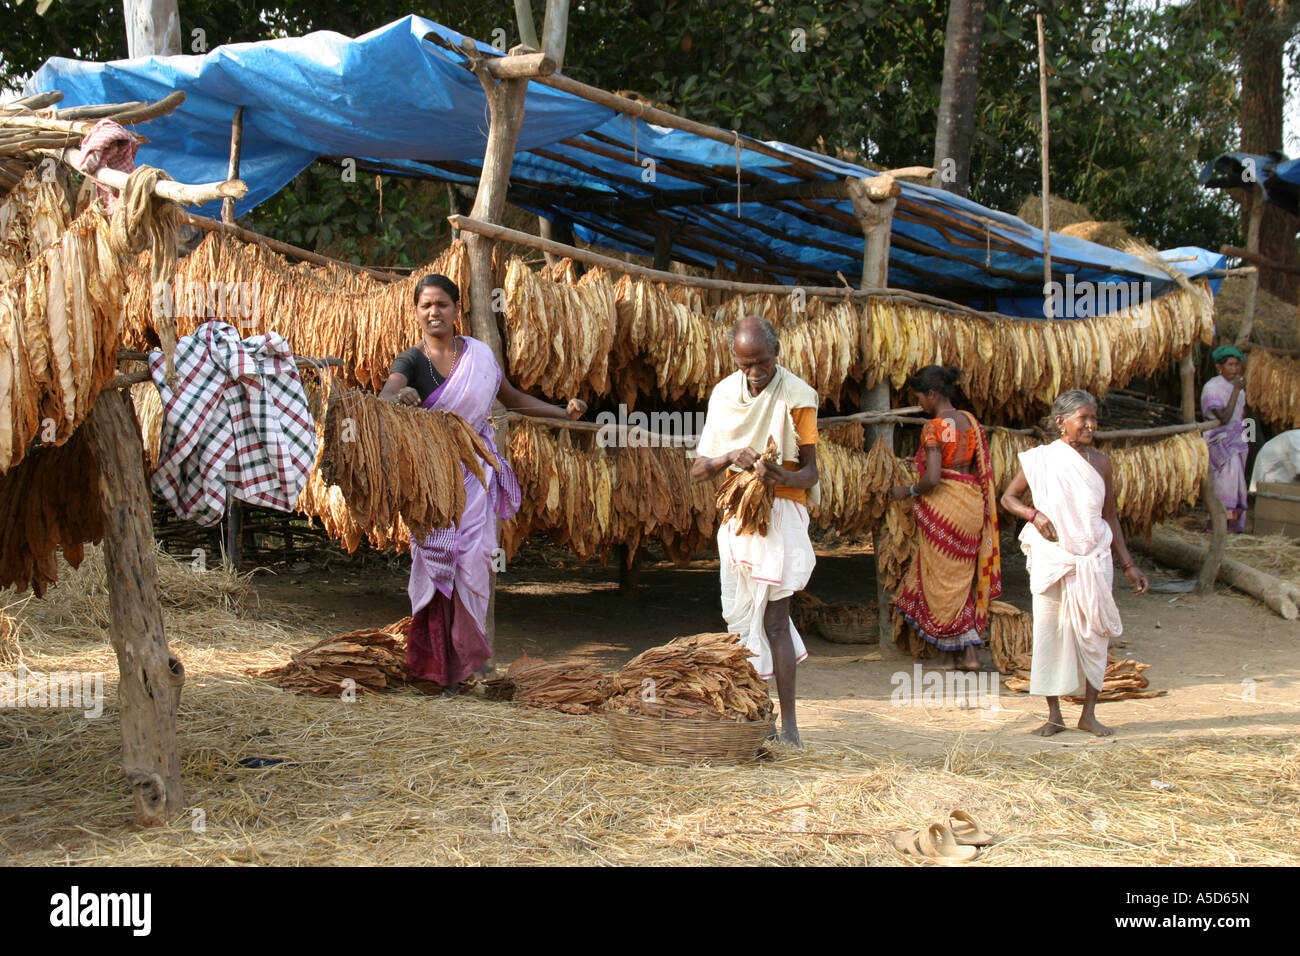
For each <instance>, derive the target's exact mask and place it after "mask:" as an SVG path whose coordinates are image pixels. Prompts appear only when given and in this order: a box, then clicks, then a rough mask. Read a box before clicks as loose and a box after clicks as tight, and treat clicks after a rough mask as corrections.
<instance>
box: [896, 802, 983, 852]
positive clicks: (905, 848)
mask: <svg viewBox="0 0 1300 956" xmlns="http://www.w3.org/2000/svg"><path fill="white" fill-rule="evenodd" d="M992 842H993V837H991V836H989V834H988V833H987V832H986V831H985V829H984V827H983V825H982V824H981V823H980V822H979V820H978V819H976V818H975V816H974V814H971V813H967V812H966V811H965V810H954V811H952V813H950V814H948V822H947V823H931V824H930V825H929V826H927V827H923V828H922V829H920V830H913V831H912V832H911V833H899V834H896V835H895V836H894V849H896V850H898V852H899V853H901V854H903V856H905V857H908V858H910V859H916V860H932V861H935V862H939V863H969V862H970V861H971V860H973V859H975V857H976V856H978V855H979V848H980V847H982V846H988V845H989V844H990V843H992Z"/></svg>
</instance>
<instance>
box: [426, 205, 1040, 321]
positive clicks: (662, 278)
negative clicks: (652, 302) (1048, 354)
mask: <svg viewBox="0 0 1300 956" xmlns="http://www.w3.org/2000/svg"><path fill="white" fill-rule="evenodd" d="M447 221H448V222H450V223H451V224H452V226H453V227H454V228H456V229H459V230H461V231H462V232H472V233H475V234H476V235H480V236H487V237H488V238H489V239H496V240H498V241H500V242H513V243H516V244H517V245H521V246H527V247H529V248H531V249H537V250H539V251H540V252H549V253H551V254H553V255H558V256H566V257H568V258H570V259H573V260H574V261H575V262H585V263H586V264H587V265H592V266H600V267H601V268H602V269H608V270H609V271H611V272H622V273H627V274H628V275H636V276H642V277H644V278H647V279H651V280H653V281H655V282H666V283H670V284H673V285H689V286H695V287H696V288H700V289H715V290H717V291H719V292H740V293H744V294H746V295H790V294H791V293H793V292H794V290H795V289H796V288H799V289H802V290H803V292H804V294H805V295H810V296H824V297H828V298H841V299H853V300H855V301H858V300H862V299H871V298H874V299H895V300H898V301H900V302H910V303H913V304H916V305H930V306H934V307H935V308H938V309H942V310H944V311H947V312H958V313H961V314H963V315H973V316H976V317H977V318H983V319H1002V320H1005V321H1011V322H1042V321H1044V320H1043V319H1032V318H1028V317H1025V316H1016V315H999V314H997V313H995V312H981V311H979V310H978V309H972V308H970V307H969V306H964V305H961V304H959V303H957V302H949V301H948V300H946V299H940V298H937V297H936V296H932V295H925V294H923V293H920V292H911V291H908V290H906V289H889V288H882V289H854V288H850V287H848V286H845V287H842V288H837V287H834V286H794V285H765V284H761V283H753V282H735V281H733V280H730V279H707V278H701V277H698V276H688V275H680V274H679V273H676V272H661V271H660V270H658V269H651V268H648V267H646V266H642V265H637V264H636V263H634V262H624V261H623V260H622V259H614V258H611V257H610V256H603V255H601V254H600V253H598V252H590V251H588V250H586V249H579V248H577V247H576V246H568V245H565V244H564V243H561V242H556V241H554V240H553V239H542V238H540V237H538V236H534V235H532V234H531V233H527V232H520V231H519V230H517V229H509V228H507V227H506V226H498V225H496V224H494V223H487V222H481V221H480V220H477V219H470V218H469V217H468V216H448V217H447Z"/></svg>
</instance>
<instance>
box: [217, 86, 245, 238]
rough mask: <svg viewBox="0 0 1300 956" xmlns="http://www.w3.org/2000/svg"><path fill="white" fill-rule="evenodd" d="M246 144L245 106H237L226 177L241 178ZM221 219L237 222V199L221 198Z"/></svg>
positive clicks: (231, 132)
mask: <svg viewBox="0 0 1300 956" xmlns="http://www.w3.org/2000/svg"><path fill="white" fill-rule="evenodd" d="M243 145H244V108H243V107H242V106H240V107H238V108H236V110H235V118H234V119H233V120H231V123H230V165H229V166H227V167H226V179H238V178H239V154H240V152H241V150H242V149H243ZM221 221H222V222H224V223H227V224H229V225H232V226H233V225H234V224H235V201H234V200H233V199H231V198H229V197H227V198H225V199H223V200H221Z"/></svg>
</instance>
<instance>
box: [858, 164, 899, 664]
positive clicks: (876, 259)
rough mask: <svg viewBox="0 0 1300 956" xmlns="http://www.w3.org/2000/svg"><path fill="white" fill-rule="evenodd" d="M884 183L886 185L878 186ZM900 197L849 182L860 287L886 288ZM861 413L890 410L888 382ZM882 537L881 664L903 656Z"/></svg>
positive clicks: (893, 190) (871, 183) (873, 184)
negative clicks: (858, 234) (857, 229)
mask: <svg viewBox="0 0 1300 956" xmlns="http://www.w3.org/2000/svg"><path fill="white" fill-rule="evenodd" d="M881 180H886V182H881ZM898 193H899V187H898V184H897V183H896V182H895V181H894V180H893V179H892V178H891V177H889V176H878V177H874V178H872V179H867V180H849V197H850V198H851V200H852V202H853V211H854V214H855V215H856V216H857V217H858V222H859V223H860V224H861V225H862V234H863V240H864V241H863V254H862V287H863V288H864V289H880V288H884V287H885V286H887V285H888V284H889V281H888V280H889V230H890V226H891V225H892V223H893V219H894V206H895V204H896V203H897V199H896V198H895V197H896V196H897V195H898ZM861 407H862V411H864V412H869V411H878V410H883V409H888V408H889V380H888V379H887V378H882V379H881V380H880V381H879V382H877V383H876V384H875V386H874V387H872V388H870V389H868V390H867V391H866V392H864V393H863V394H862V403H861ZM879 438H884V440H885V442H886V443H887V444H888V445H889V448H890V450H891V451H892V450H893V447H894V426H893V425H888V424H886V425H868V426H867V448H871V447H872V446H874V445H875V443H876V441H877V440H878V439H879ZM880 542H881V535H879V534H873V535H872V536H871V544H872V552H873V553H874V554H875V556H876V619H877V621H878V622H879V631H880V656H881V658H882V659H884V660H895V659H898V658H900V657H902V652H901V651H900V650H899V649H898V647H897V645H895V644H894V622H893V616H892V615H891V614H890V613H889V597H890V595H889V590H888V589H887V588H886V587H885V575H884V571H883V569H882V568H881V565H880Z"/></svg>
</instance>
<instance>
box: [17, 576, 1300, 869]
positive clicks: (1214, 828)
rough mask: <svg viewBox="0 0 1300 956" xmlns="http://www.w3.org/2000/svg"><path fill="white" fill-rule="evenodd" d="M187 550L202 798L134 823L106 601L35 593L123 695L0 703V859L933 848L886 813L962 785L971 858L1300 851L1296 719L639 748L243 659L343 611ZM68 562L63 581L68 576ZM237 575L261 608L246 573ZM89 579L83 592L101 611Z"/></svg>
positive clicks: (1116, 859)
mask: <svg viewBox="0 0 1300 956" xmlns="http://www.w3.org/2000/svg"><path fill="white" fill-rule="evenodd" d="M180 573H191V574H192V572H188V571H184V572H182V571H180V570H175V569H173V570H172V571H169V572H167V573H165V574H164V578H165V580H167V581H170V582H172V583H173V584H174V585H177V587H178V590H173V591H172V592H170V596H169V598H168V604H169V611H168V614H169V618H170V623H171V625H172V630H171V634H172V645H173V647H174V648H175V649H176V650H177V651H178V652H179V653H180V656H181V657H182V659H183V660H184V661H185V664H186V669H187V672H188V675H189V677H188V681H187V683H186V687H185V692H184V694H183V696H182V698H181V707H180V715H179V719H178V729H179V735H180V746H181V752H182V757H183V773H184V779H185V786H186V794H187V798H188V800H189V803H190V805H191V807H192V808H193V810H194V811H198V812H197V813H195V812H186V813H185V814H183V815H182V816H181V817H180V818H179V819H178V820H177V821H175V822H174V823H173V824H172V825H171V826H169V827H166V828H163V829H159V830H152V831H137V830H133V829H131V828H129V826H128V821H129V819H130V800H129V797H128V794H127V791H126V787H125V786H124V783H123V780H122V773H121V769H120V765H119V760H120V739H119V736H118V734H119V728H118V723H117V720H116V699H115V698H116V689H117V685H116V676H115V674H116V668H115V667H114V665H113V662H112V654H111V652H110V651H109V650H108V648H107V644H106V641H105V640H104V639H103V637H102V634H101V633H100V632H99V629H98V628H97V627H96V626H95V625H93V624H92V625H90V626H88V627H86V628H83V629H82V630H81V631H78V630H77V628H76V626H75V621H74V620H73V619H71V618H69V617H68V616H67V615H66V614H61V613H57V612H55V611H51V610H49V609H46V610H45V611H44V612H41V610H40V609H39V608H35V604H36V602H32V604H31V605H29V606H28V607H26V608H24V609H23V610H22V611H21V612H19V613H20V617H21V618H22V620H23V628H24V630H23V636H22V646H23V651H24V654H25V658H26V661H27V664H28V666H29V667H31V668H33V669H35V670H42V669H47V670H55V669H66V668H83V669H101V668H102V669H104V670H105V671H106V672H107V675H106V676H107V680H106V683H107V687H106V691H107V698H108V699H107V701H106V709H105V715H104V717H103V718H101V719H99V720H86V719H84V718H82V717H81V716H80V715H79V713H77V714H75V716H74V712H73V711H71V710H25V709H24V710H6V711H0V863H6V864H30V865H47V864H57V863H65V862H70V863H99V864H115V865H120V864H236V865H243V864H367V863H368V864H390V863H442V864H476V865H481V864H559V865H566V864H605V863H609V864H651V863H689V864H699V863H717V864H763V863H767V864H862V863H879V864H885V865H925V864H911V863H908V862H907V861H904V860H903V859H901V858H900V857H899V856H898V855H897V854H896V853H895V852H894V851H893V850H892V849H891V848H890V846H889V836H890V834H892V833H893V832H895V831H897V830H901V829H904V828H906V829H912V828H915V827H917V826H919V825H921V824H923V823H925V822H927V821H929V820H931V819H936V818H942V816H943V815H944V813H945V812H946V811H947V810H948V809H952V808H957V807H963V808H965V809H968V810H970V811H972V812H974V813H976V814H977V815H979V816H980V817H981V818H982V819H983V820H984V821H985V823H986V825H987V826H988V827H989V828H990V829H991V831H992V832H993V833H994V834H996V836H997V841H998V842H997V843H996V844H995V845H994V846H993V847H991V848H990V849H988V850H987V851H985V852H984V853H983V854H982V855H981V858H980V861H979V862H978V863H977V864H975V865H978V866H984V865H989V866H992V865H1006V864H1047V865H1059V864H1069V865H1101V864H1121V865H1125V864H1129V865H1138V864H1191V863H1199V864H1234V863H1235V864H1242V863H1248V864H1286V863H1291V864H1294V863H1297V862H1300V851H1298V850H1297V847H1300V839H1297V837H1300V824H1297V820H1296V817H1295V815H1294V807H1295V804H1296V799H1297V797H1300V756H1298V753H1297V745H1296V743H1295V742H1294V741H1292V740H1291V739H1290V738H1285V737H1254V738H1241V737H1235V738H1209V737H1206V738H1183V739H1180V740H1178V741H1177V742H1176V743H1174V742H1171V744H1170V745H1169V746H1160V747H1152V746H1149V745H1146V746H1141V747H1135V746H1132V745H1126V744H1124V743H1123V742H1122V741H1121V742H1119V743H1117V744H1114V745H1108V746H1097V747H1084V748H1080V749H1078V750H1073V749H1072V750H1053V751H1050V752H1045V753H1041V754H1037V755H1033V754H1029V755H1026V754H1010V753H1005V752H998V751H988V750H977V749H974V748H972V747H971V746H970V745H969V744H967V743H964V742H963V740H962V739H961V737H958V738H957V739H955V740H954V742H953V744H952V746H951V748H950V749H949V750H948V752H947V753H946V754H940V755H937V756H933V757H917V756H911V755H904V754H899V753H897V752H893V751H888V750H884V749H882V748H880V747H879V746H878V745H875V744H873V743H872V741H871V739H870V738H865V739H864V740H863V741H862V743H861V745H860V746H851V745H848V744H844V743H834V744H832V743H822V744H820V745H819V743H818V734H817V730H816V729H815V728H809V729H808V730H807V731H806V734H805V735H806V737H807V738H808V739H809V743H810V744H811V747H810V749H809V750H808V751H807V752H804V753H799V752H793V751H790V752H782V753H780V754H778V755H777V758H776V759H775V760H773V761H770V762H767V763H762V764H756V765H750V766H742V767H717V768H714V767H707V766H701V767H692V768H676V767H646V766H643V765H640V764H633V763H627V762H625V761H622V760H619V759H617V758H615V757H614V756H613V755H612V752H611V750H610V747H609V744H608V740H607V737H606V732H605V729H604V724H603V722H602V720H601V719H600V718H598V717H570V716H566V715H562V714H555V713H550V712H545V711H536V710H531V709H525V708H520V707H517V706H515V705H512V704H506V703H492V702H487V701H479V700H474V699H471V698H467V697H460V698H456V699H450V700H444V699H441V698H437V697H429V696H425V695H422V694H419V693H418V692H416V691H412V690H402V691H398V692H394V693H391V694H381V695H370V696H364V697H362V698H360V699H359V700H357V701H356V702H354V703H345V702H344V701H342V700H330V699H318V698H308V697H301V696H298V695H295V694H292V693H288V692H285V691H281V690H279V689H278V688H276V687H275V686H274V685H273V684H272V683H270V682H269V681H267V680H265V679H261V678H256V677H253V676H251V672H252V671H255V670H258V669H262V668H264V667H266V666H268V665H269V664H270V663H272V662H274V661H277V660H278V661H283V660H285V659H287V658H288V656H289V654H290V652H291V650H293V649H300V648H302V647H305V646H307V645H309V644H310V643H311V642H312V641H313V640H314V639H315V638H317V637H319V636H323V634H324V633H325V632H327V631H328V629H329V626H328V624H325V625H323V626H322V627H321V628H319V629H313V630H300V629H297V628H296V627H295V626H294V625H293V624H292V623H289V624H276V623H275V622H273V621H269V620H260V621H259V620H250V619H248V618H243V619H240V618H236V617H235V616H234V615H233V614H232V613H230V612H229V611H224V610H220V609H217V610H209V608H210V607H211V606H212V604H213V603H214V600H213V595H210V594H204V593H202V590H201V585H202V584H203V583H204V582H205V579H204V578H202V577H199V578H198V579H197V582H193V581H189V580H188V579H185V578H177V576H176V575H178V574H180ZM69 580H70V579H67V578H62V573H61V583H60V585H59V587H58V588H56V589H54V590H53V591H52V592H51V594H50V597H49V599H47V600H51V601H54V602H58V601H60V600H63V599H66V598H67V597H68V596H69V593H70V592H69V589H68V588H67V585H68V583H69ZM182 583H189V584H194V585H196V586H195V587H194V588H193V589H192V590H187V591H186V594H187V596H188V599H189V600H191V601H193V603H192V604H190V605H186V606H179V605H178V604H177V600H178V595H179V594H180V593H181V592H180V590H179V585H180V584H182ZM215 583H217V590H218V591H220V590H221V589H222V588H225V587H229V586H230V585H231V582H230V581H226V582H224V583H222V582H220V581H219V580H218V581H217V582H215ZM241 594H242V596H241ZM227 596H228V598H229V599H230V600H232V601H234V602H235V603H236V604H238V603H240V602H242V603H243V604H244V606H245V607H248V608H249V609H250V610H252V611H256V610H257V609H256V608H255V607H254V606H253V605H252V603H251V602H250V600H249V597H248V595H247V592H240V591H239V590H238V589H236V590H235V591H234V592H233V593H232V592H227ZM95 600H96V599H95V598H93V597H92V598H84V599H83V598H76V599H74V600H72V601H69V603H70V604H76V605H78V606H79V607H80V608H81V613H83V614H85V615H87V616H88V617H91V618H97V617H100V616H102V613H99V612H95V611H94V602H95ZM99 600H102V597H100V598H99ZM34 610H35V611H36V613H35V614H33V611H34ZM266 611H267V608H265V607H263V608H262V609H261V611H260V612H257V613H262V614H265V613H266ZM241 620H242V623H240V622H241ZM52 621H57V622H58V623H57V625H54V624H51V622H52ZM201 622H211V626H204V625H203V623H201ZM317 631H319V633H318V632H317ZM249 758H269V759H271V760H282V761H283V762H282V763H278V764H273V765H265V763H264V761H256V760H250V759H249ZM241 761H244V763H243V764H241ZM259 763H261V764H262V765H260V766H259V765H257V764H259ZM248 764H253V766H249V765H248ZM1152 780H1160V781H1162V782H1165V783H1169V784H1173V785H1174V787H1175V788H1176V789H1173V790H1169V791H1163V790H1159V789H1156V788H1154V787H1153V786H1152V784H1151V781H1152Z"/></svg>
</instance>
